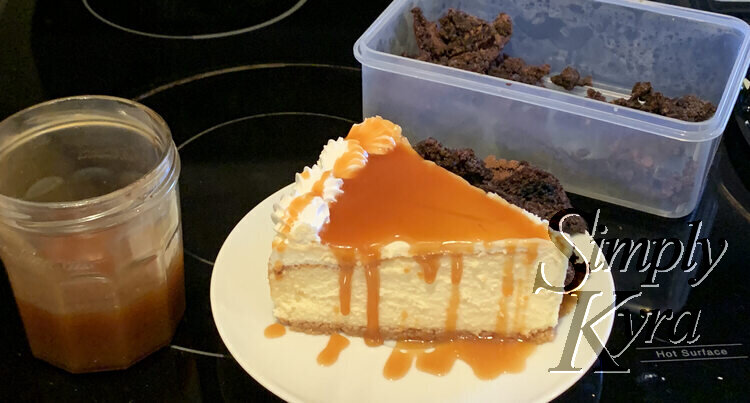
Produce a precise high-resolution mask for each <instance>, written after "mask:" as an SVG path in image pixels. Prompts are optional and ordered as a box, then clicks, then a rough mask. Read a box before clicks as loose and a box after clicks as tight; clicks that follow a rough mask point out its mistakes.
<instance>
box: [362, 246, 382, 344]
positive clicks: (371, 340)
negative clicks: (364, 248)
mask: <svg viewBox="0 0 750 403" xmlns="http://www.w3.org/2000/svg"><path fill="white" fill-rule="evenodd" d="M379 260H380V256H379V255H378V253H377V252H375V253H374V254H373V255H369V256H367V258H366V261H365V281H366V283H367V328H366V329H365V334H364V338H365V344H367V345H368V346H379V345H381V344H383V337H382V336H381V335H380V270H379V269H378V263H379Z"/></svg>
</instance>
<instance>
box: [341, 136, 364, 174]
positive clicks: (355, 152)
mask: <svg viewBox="0 0 750 403" xmlns="http://www.w3.org/2000/svg"><path fill="white" fill-rule="evenodd" d="M365 164H367V151H365V149H364V148H362V146H361V145H359V142H356V141H350V142H348V143H347V150H346V153H344V155H342V156H341V157H339V159H338V160H336V163H335V164H334V165H333V176H335V177H337V178H341V179H348V178H351V177H353V176H354V175H355V174H356V173H357V171H359V170H360V169H361V168H362V167H364V166H365Z"/></svg>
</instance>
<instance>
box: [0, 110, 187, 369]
mask: <svg viewBox="0 0 750 403" xmlns="http://www.w3.org/2000/svg"><path fill="white" fill-rule="evenodd" d="M179 171H180V160H179V157H178V155H177V150H176V148H175V145H174V142H173V141H172V138H171V135H170V132H169V128H168V127H167V125H166V123H165V122H164V121H163V120H162V119H161V117H159V116H158V115H157V114H156V113H155V112H153V111H152V110H150V109H148V108H146V107H144V106H143V105H140V104H137V103H134V102H131V101H128V100H125V99H119V98H112V97H93V96H87V97H73V98H64V99H59V100H54V101H50V102H47V103H43V104H40V105H37V106H34V107H31V108H29V109H26V110H23V111H21V112H18V113H17V114H15V115H13V116H11V117H9V118H8V119H6V120H5V121H3V122H2V123H0V258H2V261H3V263H4V265H5V268H6V270H7V272H8V276H9V278H10V282H11V286H12V288H13V294H14V295H15V298H16V302H17V304H18V309H19V311H20V314H21V318H22V320H23V323H24V328H25V330H26V336H27V338H28V341H29V345H30V347H31V351H32V353H33V354H34V356H36V357H38V358H40V359H43V360H45V361H48V362H49V363H51V364H53V365H56V366H58V367H61V368H64V369H66V370H68V371H70V372H90V371H102V370H110V369H119V368H125V367H128V366H130V365H131V364H133V363H134V362H136V361H138V360H139V359H141V358H143V357H145V356H146V355H148V354H149V353H151V352H153V351H155V350H157V349H159V348H160V347H162V346H164V345H166V344H168V343H169V341H170V340H171V338H172V336H173V334H174V331H175V329H176V327H177V324H178V322H179V320H180V318H181V317H182V314H183V311H184V307H185V296H184V293H185V288H184V282H183V255H182V230H181V224H180V210H179V195H178V189H177V178H178V175H179Z"/></svg>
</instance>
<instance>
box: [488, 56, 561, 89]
mask: <svg viewBox="0 0 750 403" xmlns="http://www.w3.org/2000/svg"><path fill="white" fill-rule="evenodd" d="M549 71H550V66H549V64H543V65H540V66H535V65H532V64H526V61H525V60H523V59H521V58H520V57H510V56H508V55H505V54H504V55H503V56H502V59H501V61H500V62H499V63H497V65H495V66H492V67H491V68H490V71H489V72H488V74H489V75H491V76H495V77H500V78H504V79H506V80H513V81H518V82H522V83H526V84H532V85H538V86H540V87H544V84H543V83H542V79H543V78H544V76H546V75H547V74H549Z"/></svg>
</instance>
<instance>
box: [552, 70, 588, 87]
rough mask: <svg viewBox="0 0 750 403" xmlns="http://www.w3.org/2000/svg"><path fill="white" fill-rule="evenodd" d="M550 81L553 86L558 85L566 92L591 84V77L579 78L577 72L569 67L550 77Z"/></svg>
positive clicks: (579, 75)
mask: <svg viewBox="0 0 750 403" xmlns="http://www.w3.org/2000/svg"><path fill="white" fill-rule="evenodd" d="M550 79H551V80H552V82H553V83H554V84H555V85H559V86H560V87H563V88H565V89H566V90H568V91H570V90H572V89H573V88H575V86H581V87H583V86H586V85H591V84H592V78H591V76H586V77H583V78H581V74H580V73H578V70H576V69H574V68H573V67H571V66H568V67H566V68H564V69H563V71H562V72H561V73H560V74H558V75H556V76H552V77H551V78H550Z"/></svg>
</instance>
